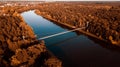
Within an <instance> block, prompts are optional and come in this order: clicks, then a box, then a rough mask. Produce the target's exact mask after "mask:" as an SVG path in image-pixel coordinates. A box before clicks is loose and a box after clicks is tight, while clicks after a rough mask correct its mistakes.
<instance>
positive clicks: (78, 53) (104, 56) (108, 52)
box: [21, 11, 120, 67]
mask: <svg viewBox="0 0 120 67" xmlns="http://www.w3.org/2000/svg"><path fill="white" fill-rule="evenodd" d="M21 15H22V17H23V18H24V20H25V21H26V22H27V24H29V25H30V26H31V27H32V28H33V30H34V33H35V34H36V35H37V38H41V37H44V36H48V35H52V34H56V33H60V32H64V31H68V29H66V28H64V27H61V26H59V25H56V24H54V23H53V22H51V21H49V20H47V19H44V18H43V17H41V16H39V15H36V14H35V13H34V11H27V12H24V13H22V14H21ZM45 43H46V47H47V48H48V50H50V51H51V52H52V53H53V54H54V55H55V56H56V57H57V58H59V59H60V60H61V61H62V63H63V67H120V48H119V47H115V46H109V45H108V44H106V43H103V42H101V41H99V40H96V39H94V38H91V37H88V36H85V35H83V34H77V33H76V32H70V33H66V34H63V35H60V36H56V37H52V38H48V39H45Z"/></svg>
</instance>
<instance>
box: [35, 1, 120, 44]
mask: <svg viewBox="0 0 120 67" xmlns="http://www.w3.org/2000/svg"><path fill="white" fill-rule="evenodd" d="M117 4H119V3H116V5H114V4H112V3H110V4H108V3H102V4H97V3H89V4H86V3H72V2H65V3H52V4H51V3H47V4H44V5H42V7H41V8H39V9H38V10H37V11H36V13H37V14H39V15H41V16H43V17H44V18H47V19H49V20H50V21H54V22H55V23H58V24H61V25H63V26H67V27H68V28H70V27H71V28H78V27H82V26H85V27H86V28H85V29H83V30H80V32H83V33H85V34H87V35H89V36H92V37H95V38H97V39H99V40H102V41H105V42H108V43H111V44H114V45H117V46H119V45H120V31H119V30H118V29H119V27H120V26H119V19H118V18H119V17H120V15H119V13H118V12H119V9H120V8H119V7H118V5H117ZM95 5H96V7H92V6H95ZM53 6H54V7H53ZM101 13H103V14H101ZM106 15H107V16H106ZM112 18H113V19H112ZM87 23H88V26H86V25H87Z"/></svg>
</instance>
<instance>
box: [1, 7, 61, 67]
mask: <svg viewBox="0 0 120 67" xmlns="http://www.w3.org/2000/svg"><path fill="white" fill-rule="evenodd" d="M4 9H5V10H4V11H3V14H1V15H0V20H1V21H0V31H1V32H0V67H10V66H13V67H14V66H15V67H21V66H24V67H29V66H31V67H35V66H43V67H51V66H52V67H57V66H58V67H61V66H62V62H61V61H60V60H58V59H57V58H56V57H55V56H54V55H53V54H51V53H50V52H49V51H48V50H47V48H46V46H45V43H44V41H38V40H37V39H36V36H35V34H34V32H33V30H32V28H31V27H30V26H29V25H28V24H27V23H25V21H24V19H23V18H22V17H21V15H20V14H19V13H18V12H17V11H16V10H14V8H13V7H9V8H4Z"/></svg>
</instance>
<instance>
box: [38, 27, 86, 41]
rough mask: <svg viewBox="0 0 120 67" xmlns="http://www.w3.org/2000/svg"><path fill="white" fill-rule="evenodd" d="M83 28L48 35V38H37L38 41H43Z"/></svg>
mask: <svg viewBox="0 0 120 67" xmlns="http://www.w3.org/2000/svg"><path fill="white" fill-rule="evenodd" d="M84 28H85V27H81V28H76V29H73V30H68V31H64V32H60V33H56V34H53V35H49V36H45V37H41V38H39V39H38V40H44V39H47V38H51V37H55V36H59V35H63V34H66V33H70V32H73V31H76V30H80V29H84Z"/></svg>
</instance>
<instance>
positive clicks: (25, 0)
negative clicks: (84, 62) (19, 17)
mask: <svg viewBox="0 0 120 67" xmlns="http://www.w3.org/2000/svg"><path fill="white" fill-rule="evenodd" d="M0 1H120V0H0Z"/></svg>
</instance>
